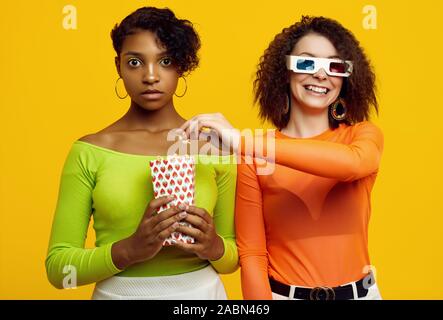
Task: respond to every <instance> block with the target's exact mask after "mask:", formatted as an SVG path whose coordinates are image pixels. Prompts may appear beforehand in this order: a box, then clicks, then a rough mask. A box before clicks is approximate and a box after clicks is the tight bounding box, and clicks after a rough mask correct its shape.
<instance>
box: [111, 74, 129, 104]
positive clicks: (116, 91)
mask: <svg viewBox="0 0 443 320" xmlns="http://www.w3.org/2000/svg"><path fill="white" fill-rule="evenodd" d="M120 79H122V78H121V77H119V78H118V79H117V81H116V82H115V86H114V89H115V94H116V95H117V97H119V98H120V99H122V100H123V99H125V98H126V97H127V96H128V93H127V92H126V95H125V96H124V97H121V96H120V95H119V94H118V90H117V83H118V80H120ZM122 80H123V79H122Z"/></svg>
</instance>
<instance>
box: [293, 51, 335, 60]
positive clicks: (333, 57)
mask: <svg viewBox="0 0 443 320" xmlns="http://www.w3.org/2000/svg"><path fill="white" fill-rule="evenodd" d="M302 54H306V55H308V56H310V57H313V58H318V57H317V56H315V55H314V54H312V53H309V52H302V53H300V54H298V56H301V55H302ZM327 59H341V58H340V56H337V55H334V56H329V57H328V58H327Z"/></svg>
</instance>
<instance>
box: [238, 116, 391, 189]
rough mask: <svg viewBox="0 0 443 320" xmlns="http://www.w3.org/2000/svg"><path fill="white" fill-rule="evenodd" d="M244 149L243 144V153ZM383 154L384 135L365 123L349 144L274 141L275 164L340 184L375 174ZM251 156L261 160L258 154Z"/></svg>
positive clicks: (311, 140)
mask: <svg viewBox="0 0 443 320" xmlns="http://www.w3.org/2000/svg"><path fill="white" fill-rule="evenodd" d="M264 144H265V145H266V142H265V143H264ZM244 150H245V149H244V145H243V143H242V152H244ZM382 151H383V134H382V132H381V130H380V129H379V128H378V127H376V126H375V125H374V124H372V123H370V122H368V121H365V122H361V123H358V124H356V125H355V132H354V136H353V138H352V141H351V143H350V144H343V143H336V142H330V141H321V140H314V139H275V162H276V163H277V164H280V165H283V166H286V167H290V168H292V169H296V170H299V171H303V172H306V173H310V174H313V175H316V176H320V177H324V178H331V179H337V180H340V181H353V180H358V179H361V178H363V177H366V176H368V175H370V174H372V173H374V172H376V171H377V170H378V166H379V162H380V158H381V154H382ZM254 155H255V156H256V157H260V155H259V154H257V153H255V154H254Z"/></svg>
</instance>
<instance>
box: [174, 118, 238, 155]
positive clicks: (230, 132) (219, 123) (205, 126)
mask: <svg viewBox="0 0 443 320" xmlns="http://www.w3.org/2000/svg"><path fill="white" fill-rule="evenodd" d="M180 128H181V129H182V130H184V133H185V138H186V139H195V138H196V139H198V138H199V136H200V132H203V133H206V134H211V133H215V134H216V135H217V136H218V138H219V139H220V140H221V141H222V143H223V144H224V145H225V146H226V147H228V148H229V149H230V150H231V152H233V153H236V152H237V149H238V145H239V143H240V131H239V130H238V129H236V128H234V127H233V126H232V125H231V123H229V121H228V120H227V119H226V118H225V117H224V116H223V114H221V113H205V114H199V115H196V116H194V117H192V118H191V119H189V120H188V121H186V122H185V123H184V124H183V125H182V126H181V127H180ZM195 135H197V136H195Z"/></svg>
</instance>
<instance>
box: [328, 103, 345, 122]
mask: <svg viewBox="0 0 443 320" xmlns="http://www.w3.org/2000/svg"><path fill="white" fill-rule="evenodd" d="M346 111H347V109H346V104H345V101H344V100H343V99H342V98H338V99H337V100H336V101H335V102H334V103H333V104H332V105H331V116H332V118H334V119H335V120H337V121H341V120H343V119H344V118H346Z"/></svg>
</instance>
